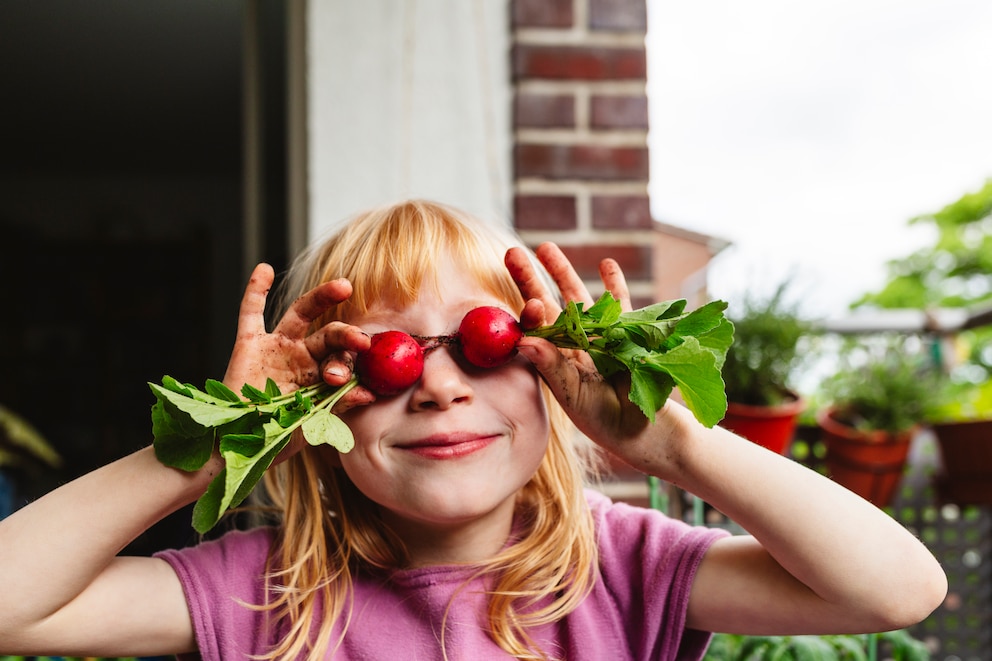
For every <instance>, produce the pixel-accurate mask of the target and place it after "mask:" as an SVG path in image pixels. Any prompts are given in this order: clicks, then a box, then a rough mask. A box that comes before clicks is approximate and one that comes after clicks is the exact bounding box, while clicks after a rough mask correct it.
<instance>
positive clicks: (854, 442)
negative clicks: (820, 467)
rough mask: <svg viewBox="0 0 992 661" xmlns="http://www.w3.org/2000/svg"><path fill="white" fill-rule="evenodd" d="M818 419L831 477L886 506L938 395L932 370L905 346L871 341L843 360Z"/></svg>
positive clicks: (830, 381)
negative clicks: (928, 407) (871, 344)
mask: <svg viewBox="0 0 992 661" xmlns="http://www.w3.org/2000/svg"><path fill="white" fill-rule="evenodd" d="M840 365H841V368H840V369H839V370H838V371H837V372H836V373H835V374H834V375H833V376H832V377H831V378H830V379H828V380H827V381H826V382H825V383H824V384H823V391H824V394H825V399H826V402H827V404H826V405H825V406H824V407H822V408H821V409H820V410H819V411H818V412H817V415H816V421H817V425H818V427H819V428H820V435H821V438H822V439H823V442H824V445H825V447H826V452H827V454H826V466H827V471H828V473H829V475H830V477H831V478H832V479H834V480H835V481H836V482H838V483H840V484H842V485H843V486H845V487H847V488H848V489H850V490H851V491H854V492H855V493H857V494H859V495H860V496H862V497H863V498H865V499H867V500H869V501H871V502H872V503H874V504H875V505H877V506H879V507H885V506H887V505H888V504H889V503H890V501H891V500H892V496H893V495H894V493H895V491H896V488H897V487H898V486H899V483H900V481H901V480H902V475H903V471H904V469H905V465H906V458H907V457H908V455H909V449H910V444H911V442H912V440H913V438H915V436H916V434H917V432H918V431H919V430H920V428H921V427H922V424H923V421H924V419H925V411H926V409H927V406H928V404H927V402H928V400H929V399H931V398H932V396H933V390H934V384H935V383H936V381H935V376H934V369H933V367H932V366H931V365H930V364H928V363H927V361H926V360H925V359H923V358H922V357H921V356H919V355H918V354H914V353H913V352H912V351H911V350H909V348H908V347H906V346H897V345H891V344H884V345H883V346H881V347H877V346H874V347H873V346H870V345H869V344H868V343H863V344H862V345H860V346H858V347H856V348H853V349H850V350H849V351H848V352H846V353H844V354H842V356H841V358H840Z"/></svg>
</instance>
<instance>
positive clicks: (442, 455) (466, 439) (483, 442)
mask: <svg viewBox="0 0 992 661" xmlns="http://www.w3.org/2000/svg"><path fill="white" fill-rule="evenodd" d="M497 438H499V436H497V435H479V434H444V435H437V436H430V437H428V438H423V439H419V440H416V441H412V442H410V443H404V444H402V445H398V446H397V447H398V448H399V449H400V450H405V451H407V452H411V453H413V454H415V455H417V456H418V457H423V458H424V459H459V458H461V457H465V456H468V455H470V454H474V453H476V452H478V451H480V450H483V449H485V448H487V447H489V445H490V444H491V443H493V442H494V441H495V440H496V439H497Z"/></svg>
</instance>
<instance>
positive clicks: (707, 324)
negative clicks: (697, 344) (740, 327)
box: [674, 301, 727, 336]
mask: <svg viewBox="0 0 992 661" xmlns="http://www.w3.org/2000/svg"><path fill="white" fill-rule="evenodd" d="M726 309H727V304H726V303H725V302H723V301H711V302H710V303H707V304H706V305H704V306H702V307H701V308H696V309H695V310H693V311H692V312H690V313H689V314H687V315H686V316H684V317H682V319H680V320H679V322H678V323H677V324H676V325H675V329H674V333H675V334H677V335H683V336H699V335H701V334H703V333H708V332H710V331H712V330H713V329H714V328H716V327H717V326H719V325H720V323H721V322H722V321H723V320H724V316H723V311H724V310H726Z"/></svg>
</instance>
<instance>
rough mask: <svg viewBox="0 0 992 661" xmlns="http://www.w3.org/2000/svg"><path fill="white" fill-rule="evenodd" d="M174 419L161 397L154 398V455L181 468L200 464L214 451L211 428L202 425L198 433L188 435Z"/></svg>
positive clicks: (195, 467) (167, 463)
mask: <svg viewBox="0 0 992 661" xmlns="http://www.w3.org/2000/svg"><path fill="white" fill-rule="evenodd" d="M174 423H175V419H174V418H173V417H172V416H170V415H169V414H168V412H167V411H166V409H165V406H164V405H163V403H162V401H157V402H156V403H155V405H154V406H152V436H153V437H154V440H153V442H152V445H153V447H154V449H155V457H156V458H157V459H158V460H159V461H160V462H162V463H163V464H165V465H166V466H171V467H173V468H178V469H180V470H184V471H195V470H199V469H200V468H203V465H204V464H206V463H207V460H208V459H210V454H211V453H212V452H213V447H214V432H213V430H209V429H204V428H202V427H201V428H200V429H201V433H200V435H198V436H190V435H187V434H186V433H185V432H184V431H182V430H181V429H179V428H178V427H177V426H176V425H175V424H174Z"/></svg>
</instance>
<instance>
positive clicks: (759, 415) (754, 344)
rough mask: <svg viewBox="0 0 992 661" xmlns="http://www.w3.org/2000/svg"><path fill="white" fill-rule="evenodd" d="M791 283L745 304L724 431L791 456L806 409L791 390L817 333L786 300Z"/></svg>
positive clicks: (726, 375)
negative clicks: (807, 343) (805, 343)
mask: <svg viewBox="0 0 992 661" xmlns="http://www.w3.org/2000/svg"><path fill="white" fill-rule="evenodd" d="M786 289H787V283H783V284H781V285H779V286H778V288H777V289H776V290H775V292H774V294H773V295H772V296H771V297H770V298H768V299H767V300H765V301H760V300H757V299H755V298H753V297H749V298H746V299H745V300H744V307H743V310H742V312H741V314H740V315H738V316H731V321H733V322H734V343H733V344H732V345H731V347H730V349H729V350H728V352H727V357H726V361H725V362H724V364H723V381H724V384H725V386H726V391H727V401H728V405H727V414H726V416H725V417H724V419H723V421H722V422H721V423H720V424H721V425H722V426H723V427H725V428H727V429H729V430H731V431H733V432H735V433H737V434H739V435H741V436H743V437H744V438H747V439H749V440H751V441H754V442H755V443H758V444H760V445H763V446H764V447H766V448H768V449H770V450H772V451H774V452H778V453H779V454H786V453H787V452H788V449H789V444H790V442H791V441H792V436H793V433H794V432H795V428H796V418H797V416H798V415H799V414H800V413H802V411H803V410H804V409H805V407H806V402H805V400H804V399H803V397H802V396H801V395H800V394H799V393H798V392H797V391H795V390H794V389H792V388H791V377H792V374H793V372H794V370H795V369H796V367H797V365H798V363H799V360H800V353H799V347H800V340H801V339H802V338H803V337H804V336H806V335H807V334H808V333H809V332H810V330H811V329H812V325H811V324H810V323H809V322H807V321H805V320H804V319H802V318H801V316H800V315H799V313H798V311H797V307H796V306H795V305H794V304H790V303H788V302H787V301H786V298H785V294H786Z"/></svg>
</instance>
